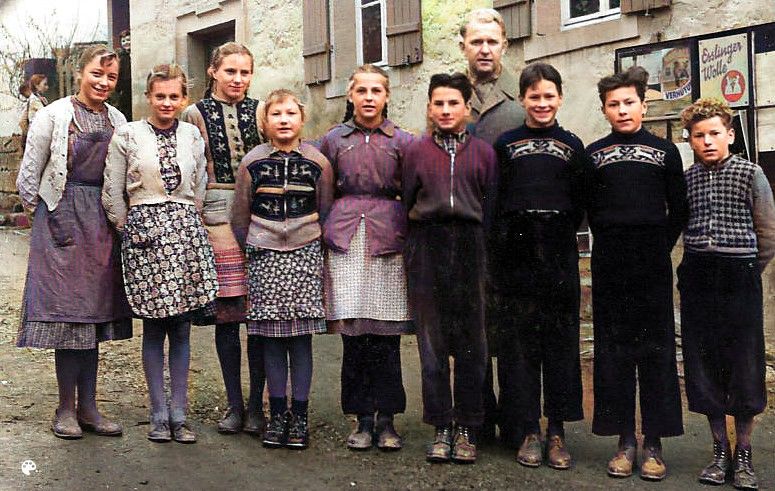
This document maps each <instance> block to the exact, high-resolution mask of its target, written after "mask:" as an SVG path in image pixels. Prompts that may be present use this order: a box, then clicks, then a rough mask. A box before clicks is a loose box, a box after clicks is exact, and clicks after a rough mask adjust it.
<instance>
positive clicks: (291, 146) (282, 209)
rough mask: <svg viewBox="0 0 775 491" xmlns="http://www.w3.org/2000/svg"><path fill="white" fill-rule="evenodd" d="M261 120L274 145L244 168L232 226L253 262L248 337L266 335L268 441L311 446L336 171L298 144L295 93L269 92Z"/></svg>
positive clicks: (254, 154) (299, 110) (256, 152)
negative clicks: (324, 225)
mask: <svg viewBox="0 0 775 491" xmlns="http://www.w3.org/2000/svg"><path fill="white" fill-rule="evenodd" d="M261 116H262V120H263V121H262V123H263V124H262V126H263V128H264V132H265V133H266V135H267V137H268V138H269V139H270V141H269V143H264V144H262V145H260V146H258V147H256V148H254V149H253V150H251V151H250V152H249V153H248V154H247V155H246V156H245V158H244V159H243V160H242V163H241V164H240V167H239V170H238V171H237V183H236V189H235V197H234V206H233V208H232V220H231V225H232V229H233V230H234V234H235V236H236V237H237V241H238V242H239V243H240V244H241V245H242V246H243V247H244V248H245V252H246V255H247V261H248V315H247V317H248V334H252V335H256V334H257V335H260V336H265V340H264V367H265V370H266V382H267V386H268V388H269V405H270V413H271V419H270V421H269V423H268V425H267V429H266V431H265V433H264V440H263V443H264V445H265V446H266V447H270V448H272V447H282V446H287V447H290V448H306V447H307V441H308V430H307V406H308V396H309V388H310V383H311V380H312V334H315V333H322V332H325V331H326V323H325V314H324V311H323V255H322V252H321V247H320V236H321V228H320V221H321V220H322V218H324V217H325V215H326V214H327V212H328V209H329V208H330V206H331V202H332V200H333V172H332V170H331V164H329V162H328V160H327V159H326V158H325V157H324V156H323V155H322V154H321V153H320V152H318V151H317V150H316V149H315V148H314V147H312V146H311V145H309V144H307V143H302V142H301V141H300V139H299V135H300V133H301V129H302V127H303V125H304V107H303V106H302V105H301V103H300V102H299V99H298V98H297V97H296V96H295V95H294V94H293V93H292V92H290V91H288V90H284V89H281V90H276V91H274V92H272V93H270V94H269V97H268V98H267V101H266V105H265V106H264V109H263V112H262V114H261ZM289 361H290V366H291V385H292V394H293V400H292V403H291V410H290V411H288V404H287V397H286V386H287V380H288V363H289Z"/></svg>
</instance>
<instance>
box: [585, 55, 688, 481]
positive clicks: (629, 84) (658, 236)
mask: <svg viewBox="0 0 775 491" xmlns="http://www.w3.org/2000/svg"><path fill="white" fill-rule="evenodd" d="M647 81H648V73H647V72H646V71H645V70H644V69H643V68H641V67H632V68H630V69H629V70H627V71H626V72H623V73H618V74H615V75H611V76H609V77H605V78H603V79H602V80H600V82H599V83H598V93H599V95H600V101H601V102H602V103H603V107H602V111H603V114H604V115H605V117H606V119H607V120H608V122H609V123H610V124H611V129H612V132H611V134H609V135H608V136H606V137H605V138H603V139H601V140H598V141H596V142H594V143H593V144H591V145H590V146H589V147H587V152H588V153H589V154H590V156H591V158H592V161H593V171H592V172H593V174H592V190H591V195H590V204H589V209H588V214H589V223H590V226H591V228H592V233H593V236H594V245H593V248H592V308H593V313H594V327H595V366H594V391H595V409H594V420H593V422H592V431H593V433H595V434H596V435H618V436H619V447H618V451H617V453H616V454H615V455H614V456H613V458H612V459H611V460H610V461H609V462H608V474H609V475H610V476H612V477H627V476H630V475H631V474H632V468H633V464H634V462H635V456H636V448H637V441H636V438H635V384H636V381H637V383H638V384H639V390H638V392H639V395H640V412H641V423H642V424H641V429H642V432H643V435H644V439H643V453H644V455H643V458H642V462H641V468H640V476H641V478H643V479H647V480H655V481H659V480H662V479H664V477H665V476H666V474H667V467H666V466H665V462H664V460H663V459H662V446H661V443H660V438H661V437H667V436H677V435H681V434H683V423H682V418H681V397H680V393H679V389H678V375H677V371H676V360H675V320H674V318H673V270H672V265H671V262H670V251H671V249H672V248H673V246H674V245H675V242H676V240H678V236H679V235H680V234H681V230H682V229H683V227H684V226H685V224H686V219H687V213H688V209H687V203H686V181H685V180H684V175H683V166H682V162H681V157H680V155H679V153H678V149H677V148H676V146H675V145H674V144H673V143H671V142H670V141H668V140H664V139H662V138H658V137H656V136H654V135H652V134H651V133H649V132H648V131H646V130H645V129H643V128H642V126H641V123H642V120H643V116H644V114H645V112H646V103H645V102H644V98H645V92H646V83H647ZM636 370H637V378H636Z"/></svg>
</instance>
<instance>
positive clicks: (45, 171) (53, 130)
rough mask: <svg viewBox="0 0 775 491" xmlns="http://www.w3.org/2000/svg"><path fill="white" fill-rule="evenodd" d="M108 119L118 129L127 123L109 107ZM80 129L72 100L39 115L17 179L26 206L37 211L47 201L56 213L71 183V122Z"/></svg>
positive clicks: (58, 104) (67, 99)
mask: <svg viewBox="0 0 775 491" xmlns="http://www.w3.org/2000/svg"><path fill="white" fill-rule="evenodd" d="M105 106H106V107H107V108H108V118H109V119H110V124H112V125H113V128H114V129H118V128H119V127H121V126H123V125H125V124H126V118H125V117H124V115H123V114H121V112H120V111H119V110H118V109H116V108H114V107H113V106H111V105H109V104H105ZM71 122H73V123H74V124H75V125H76V126H78V127H79V129H82V128H80V126H79V125H78V121H76V120H75V110H74V109H73V103H72V101H71V100H70V97H63V98H62V99H58V100H56V101H54V102H52V103H51V104H49V105H48V106H46V107H44V108H43V109H41V110H40V111H38V113H37V114H36V115H35V120H34V121H32V124H31V125H30V130H29V132H28V133H27V146H26V148H25V151H24V158H23V159H22V163H21V165H20V167H19V176H18V177H17V178H16V188H17V189H18V190H19V197H20V198H21V200H22V204H24V207H25V208H26V209H27V210H29V211H33V210H34V209H35V207H36V206H37V204H38V201H39V200H41V199H42V200H43V202H45V203H46V206H48V209H49V211H54V210H55V209H56V207H57V206H58V205H59V201H60V200H61V199H62V194H63V193H64V191H65V183H66V182H67V136H68V131H69V127H70V123H71Z"/></svg>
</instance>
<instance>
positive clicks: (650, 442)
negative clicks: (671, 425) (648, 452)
mask: <svg viewBox="0 0 775 491" xmlns="http://www.w3.org/2000/svg"><path fill="white" fill-rule="evenodd" d="M643 448H656V449H660V448H662V442H661V441H660V439H659V437H658V436H648V435H644V436H643Z"/></svg>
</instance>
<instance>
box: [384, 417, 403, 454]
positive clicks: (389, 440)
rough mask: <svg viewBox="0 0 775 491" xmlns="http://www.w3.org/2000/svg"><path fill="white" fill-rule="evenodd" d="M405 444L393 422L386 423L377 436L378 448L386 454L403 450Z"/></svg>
mask: <svg viewBox="0 0 775 491" xmlns="http://www.w3.org/2000/svg"><path fill="white" fill-rule="evenodd" d="M403 446H404V442H403V440H402V439H401V435H399V434H398V432H396V429H395V427H393V422H392V421H391V422H389V423H386V424H385V426H384V427H383V428H382V430H381V431H379V433H378V434H377V448H378V449H380V450H382V451H385V452H394V451H396V450H401V448H403Z"/></svg>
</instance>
